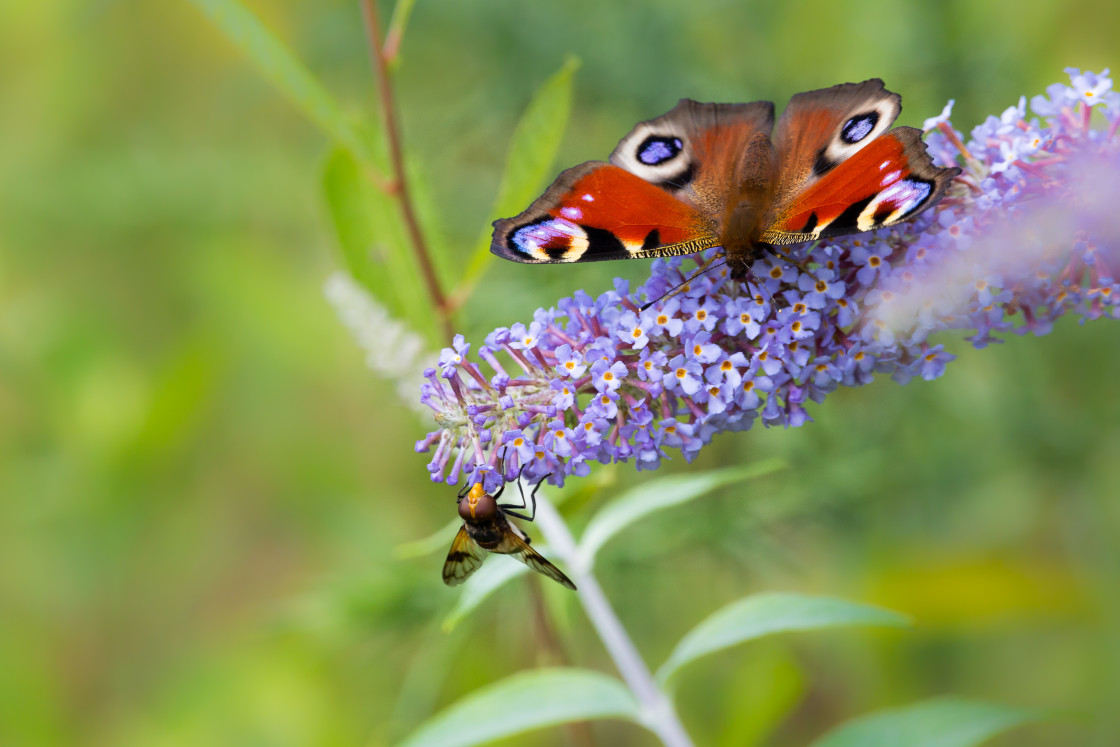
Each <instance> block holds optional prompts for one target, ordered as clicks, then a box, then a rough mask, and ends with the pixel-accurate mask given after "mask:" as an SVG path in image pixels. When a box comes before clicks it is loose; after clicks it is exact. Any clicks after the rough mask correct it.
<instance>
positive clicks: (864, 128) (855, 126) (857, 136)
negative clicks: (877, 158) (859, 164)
mask: <svg viewBox="0 0 1120 747" xmlns="http://www.w3.org/2000/svg"><path fill="white" fill-rule="evenodd" d="M878 123H879V112H867V113H866V114H857V115H856V116H854V117H852V118H851V119H849V120H848V121H847V122H845V123H844V126H843V127H841V128H840V139H841V140H843V141H844V142H845V143H847V144H848V145H855V144H856V143H858V142H859V141H861V140H863V139H864V138H865V137H867V136H868V135H870V134H871V131H872V130H874V129H875V125H877V124H878Z"/></svg>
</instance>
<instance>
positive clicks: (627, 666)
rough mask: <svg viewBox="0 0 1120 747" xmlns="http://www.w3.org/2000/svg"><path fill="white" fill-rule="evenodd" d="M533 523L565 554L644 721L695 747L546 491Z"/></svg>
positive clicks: (670, 740) (682, 745)
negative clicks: (550, 501)
mask: <svg viewBox="0 0 1120 747" xmlns="http://www.w3.org/2000/svg"><path fill="white" fill-rule="evenodd" d="M534 522H535V523H536V525H537V526H538V527H540V530H541V535H542V536H543V537H544V538H545V539H546V540H547V541H548V546H549V547H550V548H551V549H552V550H553V551H555V553H556V555H557V557H559V558H562V559H563V560H564V562H565V564H566V565H567V567H568V573H569V575H570V576H571V577H572V580H573V581H574V582H575V584H576V586H577V587H578V589H579V591H578V592H577V593H578V594H579V599H580V602H581V603H582V604H583V609H584V611H585V612H586V613H587V617H588V618H590V620H591V624H592V625H593V626H594V627H595V631H596V632H597V633H598V634H599V639H600V640H601V641H602V642H603V646H604V647H605V648H606V649H607V653H608V654H610V656H611V658H612V659H613V660H614V665H615V666H616V667H617V668H618V671H619V673H620V674H621V675H622V679H623V680H625V681H626V685H627V686H628V687H629V688H630V690H631V692H633V693H634V696H635V697H636V698H637V699H638V702H639V703H640V704H641V706H642V711H643V716H644V724H645V726H646V727H647V728H648V729H649V730H650V731H652V732H653V733H654V734H656V735H657V736H658V737H659V738H660V739H661V741H662V743H663V744H665V745H667V747H692V739H691V738H690V737H689V736H688V733H687V732H686V731H685V730H684V726H683V725H682V724H681V721H680V718H679V717H678V716H677V712H676V709H675V708H673V702H672V701H671V700H670V699H669V696H668V695H667V694H666V693H665V691H663V690H662V689H661V688H659V687H658V686H657V683H656V682H655V681H654V679H653V675H652V674H650V671H649V668H648V667H647V666H646V663H645V661H643V660H642V656H641V654H639V653H638V649H637V648H636V647H635V646H634V642H633V641H632V640H630V636H629V635H628V634H627V633H626V628H624V627H623V626H622V622H621V621H620V620H619V619H618V616H617V615H615V613H614V608H612V607H611V604H610V602H609V601H608V600H607V597H606V595H605V594H604V593H603V589H602V587H601V586H599V582H598V580H597V579H596V578H595V576H594V575H593V574H592V573H591V571H590V569H589V568H587V566H586V564H585V563H583V562H581V559H580V557H579V551H578V549H577V548H576V541H575V539H574V538H573V537H572V533H571V532H570V531H568V525H567V524H565V523H564V519H563V518H562V517H561V516H560V514H559V512H557V511H556V509H555V508H553V506H552V504H551V503H549V502H548V499H546V498H545V497H544V496H542V495H540V494H538V495H537V513H536V516H535V518H534Z"/></svg>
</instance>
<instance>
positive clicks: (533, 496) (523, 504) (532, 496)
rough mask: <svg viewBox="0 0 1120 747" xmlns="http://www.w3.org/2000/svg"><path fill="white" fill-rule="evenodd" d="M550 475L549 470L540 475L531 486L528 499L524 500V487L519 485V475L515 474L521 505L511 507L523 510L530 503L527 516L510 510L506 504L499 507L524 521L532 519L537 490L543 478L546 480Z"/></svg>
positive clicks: (535, 509) (535, 506)
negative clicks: (530, 506)
mask: <svg viewBox="0 0 1120 747" xmlns="http://www.w3.org/2000/svg"><path fill="white" fill-rule="evenodd" d="M551 475H552V473H551V472H549V473H548V474H547V475H545V476H544V477H542V478H541V479H540V480H539V481H538V482H537V484H536V485H534V486H533V492H532V493H530V494H529V500H528V501H526V500H525V490H524V488H522V487H521V475H518V476H517V477H518V482H517V489H518V490H520V491H521V505H520V506H512V508H516V509H519V510H522V511H523V510H525V509H526V508H528V507H529V503H532V508H529V515H528V516H526V515H525V514H522V513H517V512H516V511H510V510H509V508H507V507H506V506H502V507H501V508H502V510H503V511H505V512H506V513H507V514H509V515H510V516H516V517H517V518H518V519H524V520H525V521H532V520H533V517H535V516H536V515H537V491H538V490H540V489H541V483H543V482H544V481H545V480H547V479H548V478H549V477H550V476H551Z"/></svg>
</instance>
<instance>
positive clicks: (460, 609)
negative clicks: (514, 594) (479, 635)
mask: <svg viewBox="0 0 1120 747" xmlns="http://www.w3.org/2000/svg"><path fill="white" fill-rule="evenodd" d="M533 547H536V548H537V550H540V549H541V548H539V547H537V546H536V545H533ZM528 572H529V567H528V566H526V565H525V564H524V563H519V562H518V561H516V560H514V559H513V558H501V557H493V558H487V559H486V562H485V563H483V565H482V567H481V568H479V569H478V570H477V571H475V572H474V575H472V576H471V577H470V578H468V579H467V581H466V583H464V584H463V590H462V592H461V593H460V594H459V598H458V599H457V600H455V606H454V607H453V608H452V609H451V612H449V613H447V617H445V618H444V619H443V629H444V631H450V630H451V629H452V628H454V627H455V626H456V625H458V624H459V623H460V622H462V621H463V618H465V617H466V616H467V615H469V614H470V613H472V612H474V611H475V610H476V609H477V608H478V606H479V605H481V604H482V603H483V602H484V601H486V598H487V597H489V596H490V595H491V594H493V593H494V592H495V591H497V590H498V589H500V588H501V587H503V586H505V584H506V583H507V582H508V581H512V580H513V579H515V578H517V577H518V576H520V575H522V574H525V573H528Z"/></svg>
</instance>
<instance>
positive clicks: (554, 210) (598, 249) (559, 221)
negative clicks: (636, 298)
mask: <svg viewBox="0 0 1120 747" xmlns="http://www.w3.org/2000/svg"><path fill="white" fill-rule="evenodd" d="M715 233H716V228H715V226H714V224H713V222H712V220H711V219H709V218H706V217H705V216H704V214H703V213H702V212H700V211H699V210H696V209H695V208H694V207H692V206H690V205H688V204H686V203H684V202H682V201H680V200H678V199H677V198H675V197H673V195H672V194H670V193H669V192H667V191H665V190H663V189H660V188H658V187H657V186H655V185H653V184H651V183H649V182H647V181H644V180H643V179H641V178H639V177H637V176H635V175H634V174H631V173H630V172H628V171H626V170H624V169H621V168H619V167H617V166H613V165H611V164H609V163H600V162H594V161H592V162H588V163H585V164H581V165H579V166H576V167H574V168H571V169H568V170H567V171H565V172H564V173H562V174H561V175H560V176H559V178H557V180H556V182H555V183H554V184H553V185H552V186H551V187H549V188H548V191H547V192H545V193H544V195H543V196H542V197H540V198H539V199H538V200H537V201H536V202H534V203H533V204H532V205H531V206H530V207H529V209H528V210H526V211H525V212H523V213H521V214H520V215H518V216H515V217H513V218H505V219H503V220H499V221H495V223H494V238H493V241H492V243H491V245H490V251H492V252H493V253H494V254H497V255H498V256H500V257H504V258H506V259H512V260H513V261H515V262H527V263H533V264H541V263H557V262H591V261H595V260H605V259H633V258H638V257H654V256H666V255H669V254H691V253H694V252H698V251H700V250H702V249H706V248H707V247H709V246H714V245H715V244H717V243H718V239H717V238H716V236H715ZM673 247H676V248H677V250H676V251H671V250H669V251H667V249H671V248H673Z"/></svg>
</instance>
